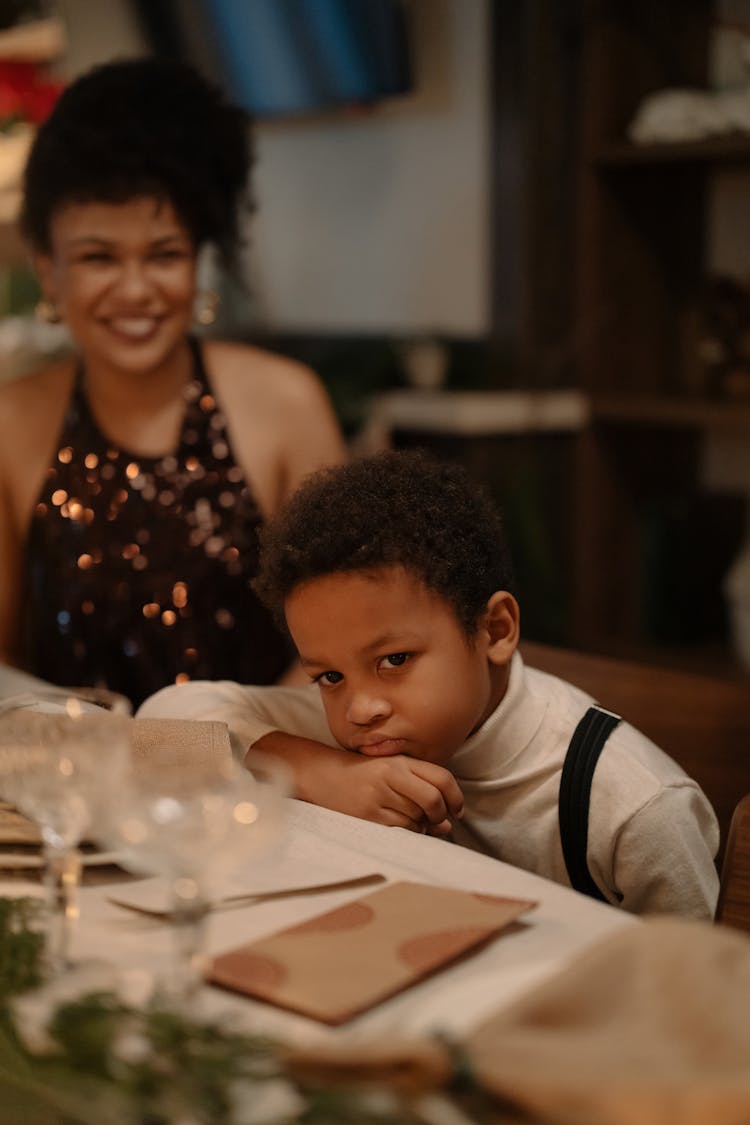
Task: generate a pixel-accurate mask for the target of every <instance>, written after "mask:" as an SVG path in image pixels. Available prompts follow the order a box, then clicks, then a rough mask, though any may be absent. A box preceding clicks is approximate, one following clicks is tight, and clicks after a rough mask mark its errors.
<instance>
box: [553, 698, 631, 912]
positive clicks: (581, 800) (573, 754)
mask: <svg viewBox="0 0 750 1125" xmlns="http://www.w3.org/2000/svg"><path fill="white" fill-rule="evenodd" d="M619 721H620V716H619V715H613V714H612V712H611V711H605V710H604V709H603V708H602V707H589V709H588V711H587V712H586V714H585V715H584V716H583V718H582V719H581V721H580V723H579V724H578V726H577V727H576V729H575V731H574V732H573V737H572V738H571V740H570V746H569V747H568V752H567V754H566V755H565V761H564V762H563V768H562V776H561V777H560V796H559V801H558V816H559V820H560V838H561V840H562V849H563V855H564V857H565V866H566V867H567V869H568V876H569V878H570V882H571V884H572V886H573V888H574V889H575V890H576V891H581V892H582V893H583V894H587V895H590V896H591V898H598V899H600V900H601V901H602V902H606V899H605V898H604V895H603V894H602V892H601V891H600V890H599V888H598V887H597V885H596V883H595V882H594V880H593V879H592V878H591V872H590V871H589V868H588V864H587V862H586V845H587V843H588V836H589V800H590V797H591V782H592V780H593V778H594V770H595V769H596V763H597V762H598V761H599V755H600V754H601V752H602V750H603V749H604V743H605V742H606V741H607V739H608V738H609V736H610V734H611V733H612V731H613V730H614V729H615V727H616V726H617V724H618V723H619Z"/></svg>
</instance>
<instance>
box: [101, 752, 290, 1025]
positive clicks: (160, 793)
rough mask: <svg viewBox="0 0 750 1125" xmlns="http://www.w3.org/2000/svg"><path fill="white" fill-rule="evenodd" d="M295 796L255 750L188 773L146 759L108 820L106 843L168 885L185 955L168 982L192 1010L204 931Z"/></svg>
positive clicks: (278, 767) (179, 953) (276, 831)
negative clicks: (240, 760) (230, 882)
mask: <svg viewBox="0 0 750 1125" xmlns="http://www.w3.org/2000/svg"><path fill="white" fill-rule="evenodd" d="M289 791H290V784H289V776H288V772H287V770H286V769H285V767H284V766H283V765H282V764H281V763H280V762H277V761H276V760H275V759H273V758H269V757H266V756H264V755H261V754H256V753H254V752H252V751H251V753H250V754H249V755H248V756H247V757H246V759H245V768H243V767H241V766H240V765H238V764H237V763H236V762H234V761H232V760H229V761H227V762H226V763H223V764H222V765H221V766H218V767H217V766H216V765H215V764H212V765H211V766H207V767H206V769H205V770H195V769H193V770H187V771H183V770H180V769H179V768H177V767H176V766H175V764H174V761H168V762H161V761H159V760H158V756H157V758H156V759H154V760H150V759H146V760H145V761H144V760H143V759H140V760H139V761H138V762H137V763H134V765H133V768H132V769H131V771H130V772H129V774H128V776H127V778H126V779H125V781H124V783H123V784H122V785H121V787H120V788H119V790H118V792H117V794H116V796H114V799H113V800H111V801H110V803H109V806H108V808H107V809H106V811H105V812H104V814H103V815H102V817H101V820H100V824H101V828H100V830H99V835H98V839H99V841H100V842H101V843H103V844H105V845H106V846H109V847H112V848H114V849H115V850H116V851H117V853H118V862H119V863H120V864H121V865H122V866H123V867H125V868H127V869H129V870H131V871H135V872H137V873H139V874H144V875H160V876H163V877H164V878H165V879H166V880H167V883H168V887H169V897H170V920H171V923H172V927H173V934H174V939H175V947H176V957H175V961H174V963H173V965H172V966H171V969H170V974H169V979H168V980H167V981H164V982H162V989H163V991H166V993H167V995H168V998H169V1000H170V1001H171V1002H172V1003H173V1004H175V1005H176V1006H178V1007H189V1006H190V1005H192V1004H193V1002H194V998H195V993H196V991H197V989H198V987H199V985H200V983H201V980H202V962H203V950H204V944H205V929H206V922H207V918H208V914H209V912H210V909H211V905H212V902H213V901H215V900H216V899H218V898H220V897H221V893H222V884H223V883H224V882H225V881H226V879H227V878H228V876H229V875H231V874H232V873H233V872H236V871H237V870H238V869H240V868H241V867H242V866H244V865H246V864H247V863H248V861H250V860H251V859H252V858H253V857H256V856H258V855H259V854H261V853H263V852H265V851H267V850H268V849H269V848H270V847H271V846H272V844H273V843H274V842H275V841H276V839H277V838H278V836H279V835H280V830H281V827H282V822H283V812H284V805H285V798H286V797H287V796H288V794H289Z"/></svg>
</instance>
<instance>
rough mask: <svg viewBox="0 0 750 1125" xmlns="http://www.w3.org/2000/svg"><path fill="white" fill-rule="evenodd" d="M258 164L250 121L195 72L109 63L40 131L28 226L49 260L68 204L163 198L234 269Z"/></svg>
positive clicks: (168, 64)
mask: <svg viewBox="0 0 750 1125" xmlns="http://www.w3.org/2000/svg"><path fill="white" fill-rule="evenodd" d="M251 163H252V148H251V136H250V117H249V115H248V114H247V113H246V112H245V111H244V110H243V109H240V108H239V107H237V106H233V105H231V104H229V103H228V102H227V101H226V100H225V98H224V95H223V93H222V92H221V90H220V89H219V87H218V86H214V85H212V84H211V83H210V82H207V81H206V80H205V79H204V78H203V77H202V76H201V75H200V74H198V72H197V71H195V70H194V69H193V68H192V67H190V66H188V65H186V64H185V63H181V62H177V61H174V60H169V59H153V58H138V59H123V60H121V61H117V62H111V63H105V64H104V65H101V66H97V67H94V68H93V69H92V70H90V71H88V72H87V73H86V74H84V75H82V76H81V77H80V78H78V79H77V80H76V81H74V82H73V83H72V84H71V85H70V86H68V87H67V88H66V89H65V90H64V91H63V93H62V95H61V96H60V98H59V99H58V100H57V102H56V104H55V107H54V109H53V111H52V113H51V114H50V116H49V117H48V118H47V120H46V121H45V122H44V123H43V124H42V126H41V127H40V129H39V131H38V133H37V135H36V137H35V139H34V143H33V145H32V148H31V152H30V154H29V158H28V161H27V164H26V170H25V174H24V202H23V208H22V214H21V227H22V230H23V232H24V234H25V236H26V238H27V239H28V240H29V242H30V243H31V245H32V247H33V248H34V249H35V250H37V251H40V252H42V253H49V251H50V249H51V246H50V222H51V219H52V216H53V215H54V213H55V211H57V210H58V208H60V207H61V206H62V205H63V204H65V203H68V202H79V203H88V202H93V201H96V202H105V203H123V202H127V201H128V200H130V199H134V198H136V197H137V196H141V195H149V196H155V197H157V198H160V199H167V200H169V201H170V202H171V203H172V205H173V207H174V208H175V211H176V212H177V214H178V215H179V216H180V218H181V220H182V222H183V223H184V224H185V226H186V227H187V229H188V231H189V232H190V235H191V237H192V239H193V242H194V244H195V246H196V248H198V247H200V246H201V245H203V243H205V242H213V243H215V244H216V245H217V247H218V248H219V250H220V252H221V254H222V256H223V257H224V260H225V261H226V262H227V264H232V263H233V262H234V260H235V251H236V247H237V235H238V217H239V216H238V211H239V207H240V204H241V203H242V201H243V199H244V197H245V192H246V190H247V182H248V176H249V171H250V165H251Z"/></svg>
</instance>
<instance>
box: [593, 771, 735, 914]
mask: <svg viewBox="0 0 750 1125" xmlns="http://www.w3.org/2000/svg"><path fill="white" fill-rule="evenodd" d="M718 846H719V828H718V824H717V822H716V817H715V815H714V812H713V809H712V808H711V807H710V805H709V803H708V801H707V800H706V798H705V796H704V795H703V793H702V792H701V790H700V789H699V788H698V786H697V785H695V784H694V783H692V782H689V781H686V782H685V783H684V784H680V785H669V786H665V787H664V788H663V789H662V790H661V791H660V792H659V793H658V794H657V795H655V796H654V797H653V798H652V799H651V800H650V801H648V802H647V803H646V804H645V805H644V806H643V807H642V808H641V809H639V810H638V812H637V813H635V815H634V816H632V817H631V818H630V820H629V821H628V822H627V823H626V824H625V825H624V826H623V828H622V829H621V831H620V833H619V835H618V838H617V841H616V845H615V851H614V857H613V875H614V884H615V887H616V889H617V892H618V897H620V896H621V897H620V906H621V907H623V909H625V910H629V911H631V912H632V913H633V914H679V915H682V916H683V917H688V918H699V919H705V920H707V921H710V920H711V919H712V918H713V915H714V911H715V909H716V900H717V897H718V893H719V879H718V875H717V872H716V866H715V864H714V857H715V855H716V852H717V850H718Z"/></svg>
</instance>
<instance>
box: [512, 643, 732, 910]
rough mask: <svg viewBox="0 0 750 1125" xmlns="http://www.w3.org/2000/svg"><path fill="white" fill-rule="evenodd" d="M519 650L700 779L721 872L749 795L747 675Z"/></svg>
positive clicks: (526, 646)
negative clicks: (737, 813)
mask: <svg viewBox="0 0 750 1125" xmlns="http://www.w3.org/2000/svg"><path fill="white" fill-rule="evenodd" d="M521 653H522V655H523V658H524V661H525V663H526V664H528V665H529V666H530V667H533V668H540V669H541V670H542V671H543V672H550V673H551V674H552V675H555V676H559V677H560V678H561V679H563V680H568V682H569V683H572V684H575V685H576V686H577V687H580V688H582V689H583V690H584V691H586V692H588V693H589V694H590V695H592V696H593V697H594V698H595V699H596V701H597V702H598V703H600V704H601V705H602V707H606V708H607V709H608V710H611V711H615V712H617V714H618V715H622V717H623V718H624V719H626V720H627V722H629V723H631V724H632V725H633V726H634V727H637V728H638V729H639V730H640V731H641V732H642V733H643V734H645V735H646V736H647V737H648V738H650V739H651V740H652V741H653V742H655V743H656V744H657V746H660V747H661V749H662V750H664V751H665V752H666V753H667V754H669V755H670V757H671V758H674V760H675V761H676V762H677V763H678V764H679V765H680V766H682V768H683V769H684V770H685V772H686V773H687V774H688V775H689V776H690V777H692V778H693V780H694V781H697V783H698V784H699V785H700V787H701V789H702V790H703V792H704V793H705V794H706V796H707V797H708V799H709V801H710V802H711V804H712V805H713V807H714V810H715V812H716V816H717V818H718V821H719V827H720V829H721V846H720V850H719V855H718V857H717V864H718V867H719V870H720V871H721V870H722V863H723V859H724V854H725V850H726V847H727V841H728V836H729V825H730V821H731V819H732V814H733V813H734V810H735V807H736V805H737V803H738V801H740V799H741V798H742V797H743V796H744V795H745V794H746V793H750V680H748V679H744V680H719V679H714V678H713V677H711V676H704V675H697V674H695V673H693V672H682V671H679V670H676V669H672V668H658V667H651V666H649V665H644V664H638V663H635V662H634V661H628V660H621V659H615V658H613V657H608V656H597V655H594V654H591V653H583V652H573V651H572V650H568V649H562V648H554V647H551V646H548V645H540V644H532V643H531V642H524V643H523V644H522V645H521ZM742 824H746V822H745V821H742ZM745 870H746V869H745ZM747 893H748V899H749V901H750V891H748V892H747Z"/></svg>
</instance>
